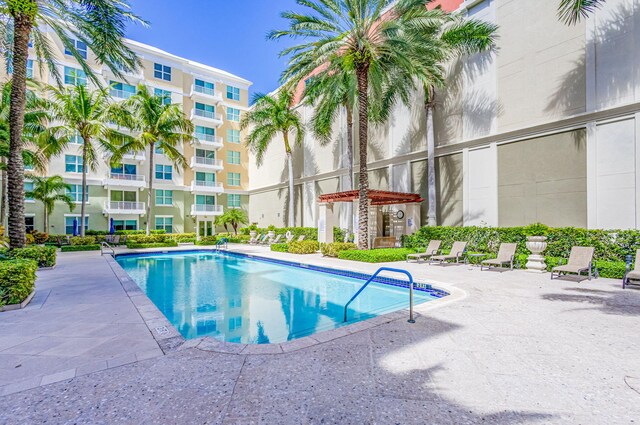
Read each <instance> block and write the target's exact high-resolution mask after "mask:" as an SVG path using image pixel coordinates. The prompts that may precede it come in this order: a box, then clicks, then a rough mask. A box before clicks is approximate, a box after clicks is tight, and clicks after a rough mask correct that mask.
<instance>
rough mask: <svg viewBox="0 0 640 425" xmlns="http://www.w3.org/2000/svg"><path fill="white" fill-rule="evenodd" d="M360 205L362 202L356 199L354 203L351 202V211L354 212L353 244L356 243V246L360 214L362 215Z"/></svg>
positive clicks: (352, 218)
mask: <svg viewBox="0 0 640 425" xmlns="http://www.w3.org/2000/svg"><path fill="white" fill-rule="evenodd" d="M359 204H360V202H359V201H358V200H357V199H356V200H354V201H352V202H351V205H352V206H351V211H352V215H351V220H353V243H355V244H356V245H357V244H358V232H359V229H358V214H359V213H360V209H359V208H358V205H359Z"/></svg>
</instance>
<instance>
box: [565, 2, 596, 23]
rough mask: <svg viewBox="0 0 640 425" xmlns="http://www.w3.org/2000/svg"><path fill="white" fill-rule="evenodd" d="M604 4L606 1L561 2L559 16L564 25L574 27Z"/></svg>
mask: <svg viewBox="0 0 640 425" xmlns="http://www.w3.org/2000/svg"><path fill="white" fill-rule="evenodd" d="M604 3H605V0H561V1H560V6H559V7H558V16H559V17H560V20H562V21H563V22H564V23H566V24H568V25H573V24H576V23H578V22H580V21H581V20H582V19H584V18H586V17H587V16H589V15H590V14H592V13H594V12H595V11H596V9H598V8H599V7H601V6H602V5H603V4H604Z"/></svg>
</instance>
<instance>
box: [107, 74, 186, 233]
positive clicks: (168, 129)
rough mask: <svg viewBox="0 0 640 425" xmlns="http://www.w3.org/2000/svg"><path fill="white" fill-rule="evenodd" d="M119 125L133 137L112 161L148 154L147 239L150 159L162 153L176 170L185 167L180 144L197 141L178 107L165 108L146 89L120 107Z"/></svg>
mask: <svg viewBox="0 0 640 425" xmlns="http://www.w3.org/2000/svg"><path fill="white" fill-rule="evenodd" d="M120 112H121V113H120V115H119V119H118V122H119V123H120V124H122V125H124V126H125V127H127V128H129V129H131V130H132V131H133V132H134V134H136V136H133V137H131V138H128V139H127V140H126V141H125V142H124V144H123V145H122V146H121V147H120V149H119V150H118V151H117V152H116V153H115V154H114V155H113V157H112V161H116V162H117V161H119V160H120V159H121V158H122V155H124V154H126V153H127V152H144V151H145V150H147V149H148V152H149V157H148V158H149V184H148V187H147V236H148V235H149V234H150V232H151V228H150V227H149V226H150V223H151V211H152V207H153V202H154V197H153V175H154V174H153V173H154V162H153V155H154V154H155V151H156V149H160V150H162V153H163V155H165V156H166V157H167V158H169V160H171V162H172V163H173V164H174V165H175V166H176V168H177V169H179V168H182V169H184V168H186V167H187V160H186V159H185V157H184V155H182V153H181V152H180V147H181V146H182V144H183V143H189V142H191V141H194V140H197V139H195V138H194V137H193V130H194V127H193V123H192V122H191V120H189V119H188V118H187V117H185V115H184V112H183V111H182V108H181V107H180V105H176V104H166V102H165V99H164V98H162V97H159V96H155V95H153V94H152V93H151V92H150V91H149V89H148V88H147V86H146V85H144V84H140V85H138V88H137V93H136V94H135V95H133V96H131V97H130V98H129V99H128V100H126V101H125V102H124V103H123V104H122V108H121V110H120Z"/></svg>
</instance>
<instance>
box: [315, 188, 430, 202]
mask: <svg viewBox="0 0 640 425" xmlns="http://www.w3.org/2000/svg"><path fill="white" fill-rule="evenodd" d="M367 192H368V195H369V204H370V205H374V206H378V205H394V204H414V203H420V202H422V201H424V199H423V198H422V197H421V196H420V195H418V194H417V193H403V192H388V191H386V190H371V189H370V190H368V191H367ZM359 195H360V192H359V191H358V190H348V191H346V192H336V193H325V194H323V195H320V198H318V201H319V202H328V203H332V202H353V201H357V200H358V197H359Z"/></svg>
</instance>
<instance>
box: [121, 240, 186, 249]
mask: <svg viewBox="0 0 640 425" xmlns="http://www.w3.org/2000/svg"><path fill="white" fill-rule="evenodd" d="M176 246H178V242H176V241H174V240H171V239H167V240H166V241H164V242H144V243H140V242H136V241H127V248H129V249H147V248H173V247H176Z"/></svg>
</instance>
